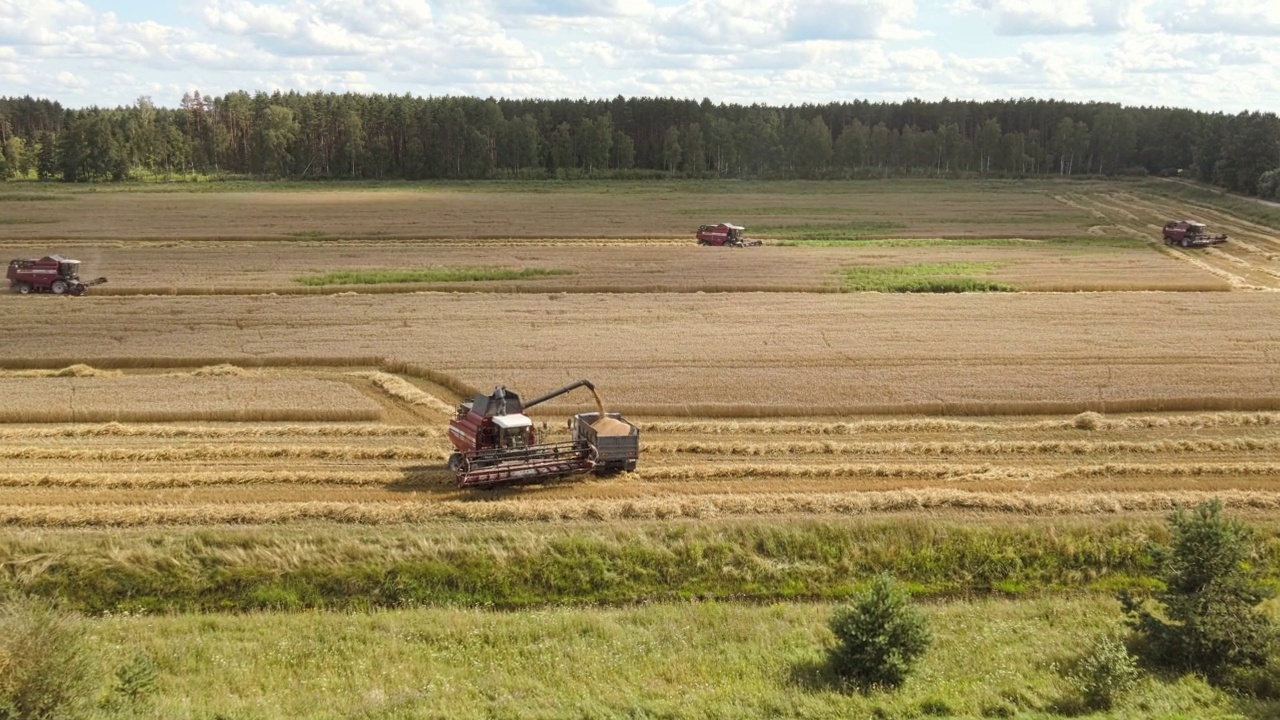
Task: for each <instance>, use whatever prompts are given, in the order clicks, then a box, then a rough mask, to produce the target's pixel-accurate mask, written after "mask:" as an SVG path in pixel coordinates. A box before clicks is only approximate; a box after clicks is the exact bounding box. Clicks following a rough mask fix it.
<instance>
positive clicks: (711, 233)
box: [698, 223, 764, 247]
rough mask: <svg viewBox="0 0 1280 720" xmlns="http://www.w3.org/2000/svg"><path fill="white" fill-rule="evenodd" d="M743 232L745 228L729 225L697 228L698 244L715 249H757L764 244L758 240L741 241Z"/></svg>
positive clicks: (721, 224) (722, 224)
mask: <svg viewBox="0 0 1280 720" xmlns="http://www.w3.org/2000/svg"><path fill="white" fill-rule="evenodd" d="M743 230H746V228H744V227H741V226H739V225H731V224H730V223H720V224H719V225H703V226H702V227H700V228H698V244H699V245H713V246H715V247H757V246H760V245H763V244H764V243H763V242H761V241H759V240H743V239H742V231H743Z"/></svg>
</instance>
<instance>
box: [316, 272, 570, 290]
mask: <svg viewBox="0 0 1280 720" xmlns="http://www.w3.org/2000/svg"><path fill="white" fill-rule="evenodd" d="M570 274H572V271H571V270H560V269H544V268H521V269H519V270H512V269H509V268H474V267H473V268H428V269H425V270H364V271H360V270H346V271H340V272H331V273H326V274H324V275H308V276H305V277H300V278H296V281H297V282H298V283H300V284H302V285H306V286H309V287H322V286H326V285H384V284H394V283H448V282H481V281H486V280H527V279H529V278H540V277H553V276H556V275H570Z"/></svg>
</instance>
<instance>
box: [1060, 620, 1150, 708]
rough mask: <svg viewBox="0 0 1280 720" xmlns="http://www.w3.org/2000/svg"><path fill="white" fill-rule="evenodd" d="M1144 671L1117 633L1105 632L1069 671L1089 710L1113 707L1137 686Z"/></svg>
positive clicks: (1073, 683) (1081, 699) (1072, 682)
mask: <svg viewBox="0 0 1280 720" xmlns="http://www.w3.org/2000/svg"><path fill="white" fill-rule="evenodd" d="M1139 677H1141V673H1140V672H1139V670H1138V664H1137V661H1136V659H1135V658H1134V657H1133V656H1132V655H1130V654H1129V650H1128V649H1127V648H1126V647H1125V646H1124V643H1123V642H1122V641H1121V640H1120V639H1119V638H1116V637H1113V636H1110V635H1104V636H1103V637H1101V638H1099V639H1097V640H1095V641H1094V643H1093V645H1092V646H1091V647H1090V648H1089V650H1088V651H1087V652H1085V654H1084V655H1082V656H1081V657H1080V658H1079V659H1078V660H1077V661H1076V663H1075V666H1074V667H1072V668H1071V670H1070V671H1069V672H1068V673H1067V679H1068V680H1069V681H1071V684H1072V685H1073V686H1074V687H1075V689H1076V691H1077V692H1078V693H1079V694H1080V702H1081V703H1082V704H1083V705H1084V707H1085V709H1087V710H1094V711H1098V710H1110V709H1111V707H1112V706H1113V705H1114V704H1115V703H1116V701H1117V700H1119V699H1120V698H1121V697H1123V696H1124V695H1125V694H1127V693H1128V692H1129V691H1130V690H1132V689H1133V686H1134V685H1135V684H1137V682H1138V679H1139Z"/></svg>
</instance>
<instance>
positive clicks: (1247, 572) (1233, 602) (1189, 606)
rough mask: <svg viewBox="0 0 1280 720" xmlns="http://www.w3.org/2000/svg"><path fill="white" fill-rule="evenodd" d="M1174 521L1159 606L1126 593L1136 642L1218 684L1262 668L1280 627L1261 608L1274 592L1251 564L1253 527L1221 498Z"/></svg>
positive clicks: (1149, 653) (1165, 663) (1160, 660)
mask: <svg viewBox="0 0 1280 720" xmlns="http://www.w3.org/2000/svg"><path fill="white" fill-rule="evenodd" d="M1169 526H1170V530H1171V531H1172V535H1173V545H1172V547H1171V548H1170V549H1169V551H1168V553H1167V554H1166V555H1165V557H1164V558H1163V559H1162V561H1163V562H1162V564H1163V580H1164V584H1165V590H1164V591H1163V592H1161V593H1159V594H1157V596H1156V603H1155V604H1156V605H1158V608H1156V609H1153V608H1151V607H1149V603H1143V602H1139V601H1136V600H1134V599H1133V598H1132V597H1129V596H1127V595H1122V596H1121V601H1122V602H1123V603H1124V605H1125V610H1126V612H1127V614H1128V616H1129V623H1130V626H1131V627H1132V628H1133V629H1134V631H1135V633H1136V635H1137V637H1136V641H1137V642H1136V643H1135V644H1136V646H1137V647H1138V648H1139V649H1140V651H1141V653H1142V654H1143V656H1144V657H1145V658H1146V659H1147V660H1148V661H1149V662H1151V663H1152V664H1153V665H1156V666H1157V667H1162V668H1167V669H1171V670H1177V671H1190V672H1199V673H1201V674H1203V675H1204V676H1205V677H1206V678H1208V679H1209V680H1210V681H1211V682H1217V683H1222V682H1223V681H1225V680H1227V679H1228V676H1229V675H1231V674H1233V673H1235V672H1237V671H1239V670H1242V669H1245V668H1256V667H1263V666H1265V665H1266V663H1267V659H1268V656H1269V655H1270V653H1271V649H1272V646H1273V644H1274V638H1275V632H1274V629H1273V627H1272V623H1271V620H1270V618H1268V617H1267V616H1265V615H1263V614H1261V613H1259V612H1258V610H1257V607H1258V604H1259V603H1261V602H1262V601H1263V600H1264V599H1266V598H1267V597H1268V596H1269V595H1270V593H1269V592H1268V591H1267V590H1266V588H1264V587H1263V586H1262V585H1261V584H1260V582H1259V578H1258V574H1257V571H1256V570H1255V569H1254V567H1253V566H1252V565H1251V564H1250V560H1252V559H1253V557H1252V556H1253V554H1254V547H1253V539H1252V535H1251V533H1250V532H1249V529H1248V528H1246V527H1245V526H1244V525H1243V524H1241V523H1239V522H1238V521H1234V520H1226V519H1224V518H1223V517H1222V505H1221V503H1219V502H1218V501H1216V500H1214V501H1212V502H1210V503H1206V504H1204V505H1200V506H1198V507H1196V508H1195V509H1194V510H1193V511H1192V512H1191V513H1190V514H1187V513H1185V512H1183V511H1182V509H1181V508H1180V509H1178V510H1177V511H1176V512H1174V513H1173V514H1172V515H1170V516H1169Z"/></svg>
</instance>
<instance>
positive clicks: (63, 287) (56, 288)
mask: <svg viewBox="0 0 1280 720" xmlns="http://www.w3.org/2000/svg"><path fill="white" fill-rule="evenodd" d="M67 287H68V286H67V281H66V280H54V281H53V284H52V285H50V286H49V292H51V293H53V294H54V295H61V294H63V293H65V292H66V291H67Z"/></svg>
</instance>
